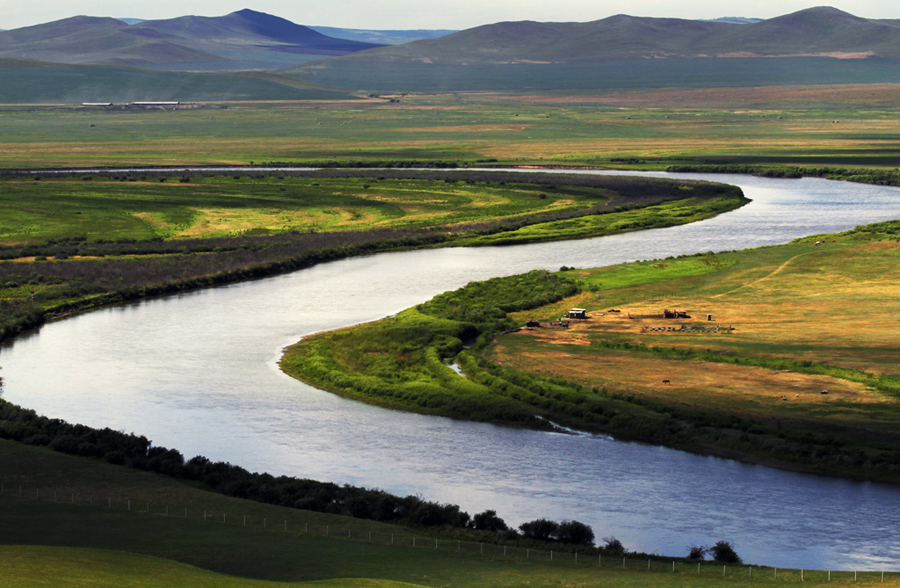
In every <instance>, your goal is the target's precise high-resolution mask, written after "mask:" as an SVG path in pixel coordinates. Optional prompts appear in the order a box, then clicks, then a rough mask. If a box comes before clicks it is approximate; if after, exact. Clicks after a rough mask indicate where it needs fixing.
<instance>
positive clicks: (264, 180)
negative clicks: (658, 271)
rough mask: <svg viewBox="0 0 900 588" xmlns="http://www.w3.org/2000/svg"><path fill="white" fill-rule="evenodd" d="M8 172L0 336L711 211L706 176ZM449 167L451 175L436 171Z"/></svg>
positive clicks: (723, 191) (719, 196) (719, 203)
mask: <svg viewBox="0 0 900 588" xmlns="http://www.w3.org/2000/svg"><path fill="white" fill-rule="evenodd" d="M278 174H279V175H276V174H275V173H270V174H268V175H265V174H255V175H253V176H231V175H221V174H216V173H212V172H210V174H204V173H201V172H192V173H190V175H187V176H177V175H175V176H173V175H172V174H171V173H169V174H161V175H160V174H154V173H149V174H147V175H138V174H135V175H128V174H122V175H114V174H109V175H98V176H94V175H82V176H75V177H57V176H52V175H51V176H50V177H41V176H29V175H27V174H26V175H24V176H22V175H18V176H14V177H13V178H11V179H7V180H5V181H2V184H0V190H3V192H4V198H3V199H2V201H0V210H2V212H3V214H2V215H0V243H4V244H5V247H4V246H0V258H3V259H7V260H12V263H4V264H0V302H2V306H0V337H8V336H11V335H14V334H16V333H18V332H20V331H21V329H23V328H27V327H30V326H36V325H38V324H40V323H41V322H43V321H44V320H46V319H47V318H50V317H53V316H58V315H60V314H64V313H68V312H72V311H75V310H84V309H86V308H91V307H96V306H98V305H103V304H109V303H112V302H116V301H120V300H123V299H135V298H140V297H143V296H147V295H152V294H164V293H172V292H177V291H181V290H186V289H193V288H198V287H205V286H209V285H212V284H216V283H229V282H234V281H238V280H241V279H248V278H252V277H259V276H263V275H272V274H275V273H282V272H286V271H291V270H295V269H299V268H302V267H309V266H310V265H313V264H315V263H318V262H321V261H325V260H330V259H337V258H342V257H348V256H351V255H358V254H362V253H372V252H375V251H384V250H391V249H394V250H395V249H403V248H410V247H426V246H448V245H481V244H500V243H516V242H534V241H544V240H555V239H571V238H581V237H586V236H596V235H602V234H610V233H620V232H624V231H629V230H638V229H641V228H650V227H661V226H671V225H675V224H684V223H687V222H692V221H695V220H698V219H701V218H710V217H712V216H715V215H716V214H719V213H721V212H724V211H726V210H731V209H733V208H736V207H738V206H741V205H743V204H744V202H746V200H745V199H744V198H743V196H742V195H741V194H740V191H739V190H737V189H734V188H731V187H727V186H724V185H720V184H710V183H704V182H688V183H684V182H681V183H674V182H670V181H666V180H661V181H656V180H645V179H635V178H609V177H593V178H591V177H584V176H581V177H575V176H566V177H563V176H559V175H555V174H542V175H541V174H528V175H522V174H518V175H517V174H512V173H505V172H488V171H483V172H424V171H399V170H381V171H365V170H349V171H340V170H323V171H318V172H294V171H291V172H290V173H288V172H278ZM448 174H449V175H448Z"/></svg>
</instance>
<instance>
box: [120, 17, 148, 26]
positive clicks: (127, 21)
mask: <svg viewBox="0 0 900 588" xmlns="http://www.w3.org/2000/svg"><path fill="white" fill-rule="evenodd" d="M116 20H121V21H122V22H124V23H125V24H130V25H133V24H138V23H139V22H147V20H146V19H144V18H117V19H116Z"/></svg>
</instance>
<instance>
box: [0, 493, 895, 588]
mask: <svg viewBox="0 0 900 588" xmlns="http://www.w3.org/2000/svg"><path fill="white" fill-rule="evenodd" d="M30 501H33V502H44V503H57V504H68V505H76V506H83V507H89V508H97V509H107V510H117V511H127V512H131V513H134V514H136V515H150V516H163V517H170V518H173V519H181V520H191V521H203V522H206V523H209V524H220V525H230V526H234V527H246V528H254V529H257V530H259V529H262V530H269V531H273V532H282V533H284V532H287V533H293V534H295V535H315V536H320V537H328V538H331V539H335V540H344V541H355V542H364V543H372V544H378V545H390V546H396V547H402V548H407V549H419V550H423V551H426V550H427V551H430V552H435V551H437V552H439V553H448V552H453V553H458V554H461V555H483V556H485V557H492V558H508V559H527V560H533V561H540V562H553V563H555V564H559V565H579V566H582V565H585V566H587V565H590V566H593V567H595V568H598V569H618V570H631V571H643V572H650V573H668V574H678V575H682V576H687V575H692V576H706V577H718V578H730V579H742V580H749V581H754V582H769V583H774V582H778V583H794V582H818V583H822V582H832V581H834V582H848V581H854V582H866V583H885V582H894V581H900V573H898V572H885V571H846V570H842V571H838V570H804V569H784V568H773V567H766V566H753V565H723V564H721V563H717V562H709V561H700V562H693V561H691V560H685V559H667V558H665V557H659V556H654V557H651V558H638V557H635V556H633V555H632V556H628V555H625V556H624V557H623V556H610V555H602V554H593V553H585V552H582V553H578V552H572V551H558V550H552V549H551V550H547V549H534V548H528V547H518V546H513V545H503V544H497V543H479V542H474V541H463V540H459V539H453V538H442V537H434V536H424V535H416V534H414V533H411V532H408V531H401V530H398V531H397V532H394V533H388V532H383V531H373V530H372V529H369V528H367V523H369V521H366V520H363V519H359V520H358V521H359V524H358V525H356V526H354V525H352V524H349V525H340V524H337V525H331V524H321V523H313V524H311V523H310V521H309V520H308V519H307V518H305V517H304V514H307V513H308V511H301V510H297V511H296V514H294V513H291V515H289V516H287V517H285V516H279V517H277V518H276V517H270V516H259V515H246V514H242V513H240V512H227V511H225V510H223V509H221V508H219V509H204V508H198V507H197V506H196V504H193V505H189V506H184V505H183V504H181V505H177V504H171V503H169V504H166V503H163V502H148V501H146V500H133V499H128V498H122V497H118V496H116V497H114V496H111V495H109V494H107V495H100V494H91V493H85V492H72V491H71V490H68V489H67V490H59V489H55V488H43V489H42V488H39V487H33V488H29V487H26V486H23V485H20V484H18V483H14V484H12V485H10V484H8V483H0V502H2V503H4V504H12V503H19V502H30ZM256 504H258V505H259V507H260V508H265V507H272V506H271V505H265V504H263V503H254V505H256ZM272 508H284V507H272ZM286 510H290V509H286ZM371 524H373V525H381V523H376V522H374V521H372V522H371Z"/></svg>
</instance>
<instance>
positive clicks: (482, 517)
mask: <svg viewBox="0 0 900 588" xmlns="http://www.w3.org/2000/svg"><path fill="white" fill-rule="evenodd" d="M472 526H473V527H474V528H475V529H477V530H479V531H498V532H499V531H506V530H508V529H509V527H508V526H507V525H506V522H505V521H504V520H503V519H501V518H500V517H498V516H497V511H496V510H486V511H484V512H482V513H478V514H477V515H475V516H474V517H472Z"/></svg>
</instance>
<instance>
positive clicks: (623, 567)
mask: <svg viewBox="0 0 900 588" xmlns="http://www.w3.org/2000/svg"><path fill="white" fill-rule="evenodd" d="M622 569H623V570H624V569H625V558H624V557H623V558H622Z"/></svg>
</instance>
